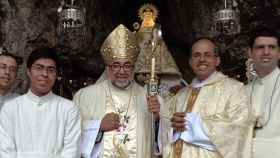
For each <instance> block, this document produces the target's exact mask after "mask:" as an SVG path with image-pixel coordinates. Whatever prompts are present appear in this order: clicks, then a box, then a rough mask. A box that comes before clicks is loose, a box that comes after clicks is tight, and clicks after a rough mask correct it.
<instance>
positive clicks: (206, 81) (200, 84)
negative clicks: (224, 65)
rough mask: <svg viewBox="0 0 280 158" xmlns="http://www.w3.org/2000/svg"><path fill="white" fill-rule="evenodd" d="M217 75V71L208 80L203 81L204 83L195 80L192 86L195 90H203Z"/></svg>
mask: <svg viewBox="0 0 280 158" xmlns="http://www.w3.org/2000/svg"><path fill="white" fill-rule="evenodd" d="M216 74H217V71H214V72H213V73H212V74H211V75H210V76H209V77H208V78H206V79H205V80H202V81H201V80H198V79H197V78H194V79H193V81H192V84H191V86H192V87H194V88H201V87H203V86H204V85H206V84H207V83H208V81H210V80H212V79H213V78H214V77H215V75H216Z"/></svg>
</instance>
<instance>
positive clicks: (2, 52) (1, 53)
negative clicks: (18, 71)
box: [0, 48, 22, 65]
mask: <svg viewBox="0 0 280 158" xmlns="http://www.w3.org/2000/svg"><path fill="white" fill-rule="evenodd" d="M0 56H7V57H11V58H13V59H14V60H15V61H16V63H17V65H21V64H22V58H21V57H19V56H16V55H14V54H12V53H9V52H8V51H7V50H6V49H5V48H2V50H1V51H0Z"/></svg>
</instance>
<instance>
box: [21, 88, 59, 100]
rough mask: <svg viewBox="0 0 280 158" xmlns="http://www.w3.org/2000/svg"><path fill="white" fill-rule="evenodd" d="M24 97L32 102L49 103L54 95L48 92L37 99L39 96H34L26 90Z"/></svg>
mask: <svg viewBox="0 0 280 158" xmlns="http://www.w3.org/2000/svg"><path fill="white" fill-rule="evenodd" d="M26 96H27V98H29V99H30V100H32V101H33V102H36V103H45V102H47V101H49V100H50V99H51V98H52V97H54V94H53V92H52V91H50V92H49V93H48V94H46V95H44V96H41V97H39V96H37V95H35V94H34V93H33V92H32V91H31V90H28V92H27V93H26Z"/></svg>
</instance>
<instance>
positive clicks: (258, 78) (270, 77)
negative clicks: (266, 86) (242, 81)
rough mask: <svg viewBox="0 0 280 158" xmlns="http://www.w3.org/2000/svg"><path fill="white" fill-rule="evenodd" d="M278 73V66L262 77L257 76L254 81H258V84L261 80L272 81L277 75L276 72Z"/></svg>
mask: <svg viewBox="0 0 280 158" xmlns="http://www.w3.org/2000/svg"><path fill="white" fill-rule="evenodd" d="M279 73H280V70H279V68H278V67H276V68H275V69H274V70H273V71H272V72H270V73H269V74H268V75H266V76H264V77H257V79H256V81H257V82H259V83H260V84H262V83H263V82H267V81H274V80H275V78H276V77H277V76H278V74H279Z"/></svg>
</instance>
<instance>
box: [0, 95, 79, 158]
mask: <svg viewBox="0 0 280 158" xmlns="http://www.w3.org/2000/svg"><path fill="white" fill-rule="evenodd" d="M80 135H81V119H80V115H79V110H78V108H77V107H76V106H75V105H74V104H73V102H72V101H70V100H67V99H65V98H62V97H59V96H57V95H55V94H53V93H52V92H50V93H48V94H47V95H45V96H42V97H38V96H36V95H34V94H33V93H32V92H31V91H30V90H29V92H28V93H26V94H25V95H22V96H19V97H17V98H15V99H13V100H11V101H8V102H6V103H5V104H4V106H3V108H2V110H1V114H0V140H1V144H0V157H1V158H80V151H79V146H80Z"/></svg>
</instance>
